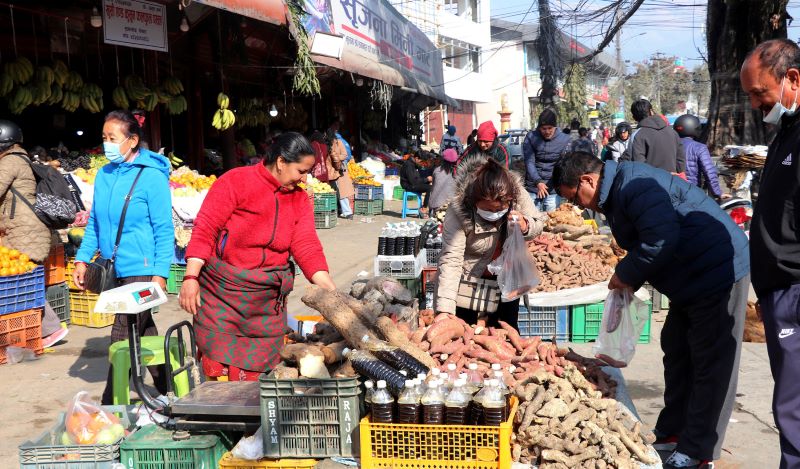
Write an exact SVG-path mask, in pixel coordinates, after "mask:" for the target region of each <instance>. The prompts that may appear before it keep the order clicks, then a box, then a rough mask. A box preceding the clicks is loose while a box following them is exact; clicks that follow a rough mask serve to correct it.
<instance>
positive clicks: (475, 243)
mask: <svg viewBox="0 0 800 469" xmlns="http://www.w3.org/2000/svg"><path fill="white" fill-rule="evenodd" d="M486 161H488V156H486V155H478V156H475V157H472V158H468V159H466V160H464V161H463V162H462V164H461V166H459V168H458V174H457V176H456V184H455V186H456V188H455V195H454V196H453V199H452V203H451V204H450V206H449V207H448V208H447V214H446V215H445V219H444V227H443V229H442V238H443V245H442V253H441V255H440V257H439V277H438V285H437V290H436V298H435V303H436V311H437V312H445V313H455V311H456V294H457V293H458V285H459V283H460V280H461V276H462V275H464V274H467V275H472V276H475V277H481V276H482V275H483V274H484V272H485V271H486V266H487V265H489V263H491V261H492V256H493V254H494V252H495V247H496V245H497V243H498V242H499V241H500V229H499V227H497V226H495V224H494V223H490V222H487V221H486V220H484V219H483V218H481V217H479V216H478V215H477V214H476V213H475V212H474V210H472V209H471V208H470V207H468V206H467V203H466V193H467V191H469V190H470V188H471V187H472V183H473V182H474V181H475V173H476V172H477V170H478V168H480V167H481V166H482V165H483V164H485V163H486ZM511 177H512V179H513V180H514V182H515V184H517V190H518V191H519V198H518V199H517V201H516V202H515V203H514V204H513V205H512V208H513V209H514V210H517V211H518V212H520V213H521V214H522V215H523V216H524V217H525V220H526V221H527V222H528V232H527V233H525V239H532V238H534V237H536V236H538V235H539V234H540V233H541V232H542V229H543V228H544V223H545V219H546V215H544V214H543V213H541V212H539V211H538V210H536V208H535V207H534V206H533V201H532V200H531V198H530V197H529V196H528V194H527V193H526V192H525V188H524V187H523V185H522V180H521V179H520V177H519V176H518V175H517V174H516V173H513V172H512V173H511Z"/></svg>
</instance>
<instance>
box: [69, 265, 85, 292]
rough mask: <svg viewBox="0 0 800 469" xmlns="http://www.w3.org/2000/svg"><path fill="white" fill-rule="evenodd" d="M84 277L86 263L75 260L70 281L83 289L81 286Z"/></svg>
mask: <svg viewBox="0 0 800 469" xmlns="http://www.w3.org/2000/svg"><path fill="white" fill-rule="evenodd" d="M85 277H86V264H84V263H83V262H76V263H75V269H74V270H73V271H72V282H73V283H74V284H75V286H76V287H78V290H85V288H86V287H84V286H83V281H84V278H85Z"/></svg>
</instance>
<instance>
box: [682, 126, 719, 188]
mask: <svg viewBox="0 0 800 469" xmlns="http://www.w3.org/2000/svg"><path fill="white" fill-rule="evenodd" d="M681 142H682V143H683V150H684V152H685V153H686V180H687V181H689V184H694V185H695V186H698V187H700V173H701V172H702V173H703V176H704V177H705V179H706V181H708V185H709V187H710V188H711V192H712V193H713V194H714V195H715V196H717V197H719V196H721V195H722V189H721V188H720V187H719V176H718V174H717V167H716V166H714V162H713V161H712V160H711V154H710V153H709V152H708V147H707V146H705V145H704V144H702V143H700V142H696V141H695V140H694V139H693V138H692V137H683V138H681Z"/></svg>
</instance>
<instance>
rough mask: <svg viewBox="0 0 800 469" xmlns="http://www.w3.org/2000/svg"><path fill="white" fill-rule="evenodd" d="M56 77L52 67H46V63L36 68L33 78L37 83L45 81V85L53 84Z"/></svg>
mask: <svg viewBox="0 0 800 469" xmlns="http://www.w3.org/2000/svg"><path fill="white" fill-rule="evenodd" d="M55 79H56V75H55V72H53V69H52V68H50V67H48V66H47V65H42V66H41V67H39V68H37V69H36V73H35V75H34V80H35V81H37V82H39V83H47V86H50V85H52V84H53V82H54V81H55Z"/></svg>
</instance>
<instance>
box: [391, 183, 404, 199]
mask: <svg viewBox="0 0 800 469" xmlns="http://www.w3.org/2000/svg"><path fill="white" fill-rule="evenodd" d="M403 192H405V189H403V187H402V186H394V190H393V191H392V198H393V199H394V200H403Z"/></svg>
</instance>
